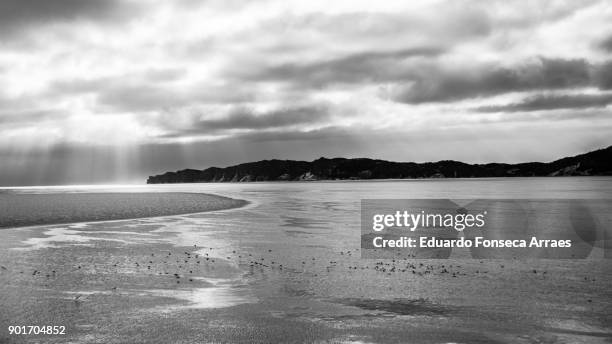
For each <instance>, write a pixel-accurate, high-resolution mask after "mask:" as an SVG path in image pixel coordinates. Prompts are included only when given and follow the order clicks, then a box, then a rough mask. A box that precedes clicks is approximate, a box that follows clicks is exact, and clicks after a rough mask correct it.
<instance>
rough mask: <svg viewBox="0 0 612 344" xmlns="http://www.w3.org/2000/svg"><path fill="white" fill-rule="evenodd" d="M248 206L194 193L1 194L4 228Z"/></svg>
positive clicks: (0, 218)
mask: <svg viewBox="0 0 612 344" xmlns="http://www.w3.org/2000/svg"><path fill="white" fill-rule="evenodd" d="M248 204H249V202H248V201H246V200H241V199H234V198H229V197H224V196H219V195H214V194H206V193H190V192H155V193H150V192H126V193H123V192H121V193H103V192H100V193H61V194H2V193H0V229H7V228H27V227H37V226H46V225H61V224H75V223H91V222H108V221H123V220H134V219H140V218H156V217H167V216H178V215H188V214H197V213H203V212H209V211H219V210H229V209H235V208H240V207H244V206H246V205H248Z"/></svg>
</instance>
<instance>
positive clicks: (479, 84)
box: [393, 58, 592, 104]
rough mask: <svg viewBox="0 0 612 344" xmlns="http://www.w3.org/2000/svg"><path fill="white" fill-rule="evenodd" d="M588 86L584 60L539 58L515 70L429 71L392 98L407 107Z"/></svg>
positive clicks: (588, 69)
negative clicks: (406, 104)
mask: <svg viewBox="0 0 612 344" xmlns="http://www.w3.org/2000/svg"><path fill="white" fill-rule="evenodd" d="M591 82H592V80H591V73H590V65H589V63H588V62H587V61H586V60H584V59H574V60H565V59H552V58H540V59H539V60H538V61H536V62H532V63H527V64H524V65H519V66H516V67H514V68H505V67H491V66H488V67H482V68H480V69H476V70H474V71H470V70H469V69H466V70H453V71H445V70H440V69H437V68H432V69H431V70H427V71H425V73H421V74H420V75H419V76H418V77H417V78H415V79H414V80H409V81H408V83H409V84H408V85H406V86H403V87H400V88H399V89H397V90H395V92H394V94H393V98H394V99H395V100H396V101H398V102H402V103H410V104H418V103H427V102H450V101H456V100H461V99H466V98H475V97H482V96H491V95H496V94H502V93H507V92H514V91H527V90H536V89H565V88H576V87H584V86H588V85H589V84H590V83H591Z"/></svg>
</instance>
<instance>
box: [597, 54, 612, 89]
mask: <svg viewBox="0 0 612 344" xmlns="http://www.w3.org/2000/svg"><path fill="white" fill-rule="evenodd" d="M595 82H596V83H597V86H598V87H599V88H600V89H602V90H612V60H611V61H607V62H605V63H603V64H602V65H601V66H599V67H598V68H597V71H596V72H595Z"/></svg>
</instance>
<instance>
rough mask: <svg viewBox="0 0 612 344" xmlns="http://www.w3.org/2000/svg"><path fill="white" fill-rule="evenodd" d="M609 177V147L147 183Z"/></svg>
mask: <svg viewBox="0 0 612 344" xmlns="http://www.w3.org/2000/svg"><path fill="white" fill-rule="evenodd" d="M609 175H612V146H610V147H608V148H604V149H599V150H596V151H593V152H589V153H585V154H581V155H576V156H573V157H568V158H563V159H559V160H555V161H553V162H549V163H543V162H526V163H520V164H502V163H490V164H466V163H463V162H459V161H452V160H443V161H438V162H426V163H414V162H392V161H385V160H374V159H345V158H333V159H326V158H319V159H317V160H314V161H311V162H308V161H295V160H263V161H257V162H250V163H246V164H240V165H235V166H230V167H225V168H219V167H210V168H207V169H205V170H193V169H187V170H181V171H177V172H166V173H164V174H160V175H156V176H151V177H149V178H148V179H147V184H162V183H201V182H253V181H304V180H338V179H339V180H345V179H408V178H476V177H532V176H609Z"/></svg>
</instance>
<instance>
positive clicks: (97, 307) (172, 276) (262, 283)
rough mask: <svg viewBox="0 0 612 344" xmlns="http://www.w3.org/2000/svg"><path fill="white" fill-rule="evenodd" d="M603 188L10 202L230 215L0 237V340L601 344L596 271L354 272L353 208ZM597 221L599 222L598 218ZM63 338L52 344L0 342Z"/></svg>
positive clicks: (235, 189)
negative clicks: (174, 205)
mask: <svg viewBox="0 0 612 344" xmlns="http://www.w3.org/2000/svg"><path fill="white" fill-rule="evenodd" d="M611 182H612V178H609V177H583V178H508V179H461V180H402V181H342V182H304V183H297V182H289V183H279V182H275V183H231V184H172V185H143V186H75V187H45V188H35V187H30V188H13V189H10V190H5V191H10V192H18V193H34V194H36V193H51V194H54V193H72V192H88V193H91V192H100V193H104V192H113V193H117V192H202V193H213V194H218V195H222V196H227V197H232V198H238V199H244V200H247V201H249V202H250V203H249V204H248V205H247V206H245V207H242V208H238V209H231V210H223V211H213V212H206V213H198V214H191V215H181V216H168V217H156V218H146V219H133V220H121V221H109V222H92V223H79V224H65V225H46V226H38V227H28V228H16V229H11V228H9V229H2V230H0V239H2V240H0V250H1V252H2V253H1V254H0V265H2V267H3V270H2V271H0V282H1V283H2V284H1V285H2V287H0V288H1V289H0V306H1V308H2V310H3V314H2V315H0V326H2V327H3V328H2V329H0V331H1V332H0V339H2V340H5V341H8V342H36V341H40V340H42V339H44V340H45V341H46V342H58V343H61V342H68V341H73V342H79V343H90V342H91V343H97V342H104V343H123V342H164V343H172V342H177V343H190V342H194V343H195V342H215V341H218V342H219V341H220V342H346V343H350V342H355V343H378V342H381V343H609V342H610V341H611V340H612V311H611V309H612V289H611V288H610V285H612V265H611V264H610V262H611V261H610V260H606V259H601V258H598V257H590V258H589V259H582V260H567V259H566V260H552V259H549V260H546V259H541V260H525V259H510V260H476V259H462V258H460V259H459V258H452V259H447V260H404V259H397V260H391V259H387V260H372V259H361V258H360V251H359V250H360V201H361V199H365V198H397V199H402V198H411V199H417V198H447V199H480V198H494V199H502V198H516V199H541V198H544V199H610V198H612V183H611ZM600 215H601V216H604V217H607V220H610V216H612V214H611V212H608V213H607V214H606V213H605V211H604V212H603V213H602V214H600ZM9 325H64V326H66V328H67V331H66V332H67V334H66V335H64V336H63V337H59V336H44V335H30V336H26V335H21V336H15V335H8V333H7V332H6V331H7V326H9Z"/></svg>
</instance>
